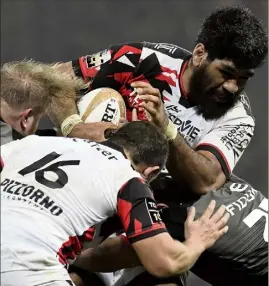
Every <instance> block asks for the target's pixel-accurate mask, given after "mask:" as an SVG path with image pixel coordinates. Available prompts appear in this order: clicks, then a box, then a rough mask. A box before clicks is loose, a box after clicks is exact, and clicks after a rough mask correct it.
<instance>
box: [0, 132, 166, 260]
mask: <svg viewBox="0 0 269 286" xmlns="http://www.w3.org/2000/svg"><path fill="white" fill-rule="evenodd" d="M1 156H2V161H3V163H4V168H3V170H2V173H1V184H0V186H1V214H2V216H3V217H5V221H4V222H2V223H1V242H2V243H6V244H7V245H11V246H12V245H14V244H16V243H17V239H18V237H19V238H20V243H21V244H22V245H23V249H31V252H33V253H34V257H32V258H31V259H33V260H35V261H36V260H38V259H40V261H42V255H43V254H44V251H45V250H44V249H49V251H50V252H51V251H53V252H54V253H55V255H56V254H57V256H58V258H59V260H60V262H62V263H64V264H65V263H66V261H67V260H69V259H71V260H72V259H74V258H75V256H76V255H77V254H78V253H79V252H80V251H81V250H82V248H83V246H84V245H85V243H89V242H91V241H92V240H95V239H97V238H98V237H99V238H101V240H102V238H106V237H107V236H109V235H110V234H112V233H113V232H114V231H115V230H118V229H119V228H118V226H119V225H120V224H121V226H122V228H123V230H124V232H125V233H126V235H127V238H128V239H129V241H130V242H131V243H133V242H136V241H138V240H141V239H144V238H147V237H150V236H154V235H156V234H159V233H161V232H165V231H166V228H165V225H164V224H163V223H162V221H161V218H160V215H159V211H158V209H157V206H156V203H155V200H154V197H153V194H152V191H151V189H150V187H149V186H148V185H147V183H146V182H145V181H144V180H143V179H142V178H141V176H140V174H139V173H138V172H136V171H135V170H134V169H133V167H132V165H131V162H130V161H129V160H128V159H127V158H126V157H125V155H124V152H123V151H122V150H121V148H120V147H118V146H117V145H115V144H113V143H112V142H110V141H106V142H104V143H96V142H93V141H89V140H83V139H75V138H73V139H72V138H63V137H39V136H36V135H31V136H28V137H26V138H24V139H21V140H17V141H13V142H11V143H8V144H5V145H3V146H2V147H1ZM33 217H34V218H35V221H36V222H38V223H36V224H34V223H33V220H32V218H33ZM111 217H118V219H119V220H116V222H119V221H120V224H119V223H117V224H116V225H114V222H115V221H113V220H109V218H111ZM114 227H115V229H114ZM97 236H98V237H97ZM101 240H99V242H100V241H101ZM44 245H45V247H44ZM33 249H34V251H33ZM25 251H26V250H25ZM29 251H30V250H29ZM27 259H28V258H27ZM29 263H30V264H31V262H29Z"/></svg>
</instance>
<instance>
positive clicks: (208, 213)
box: [200, 200, 216, 220]
mask: <svg viewBox="0 0 269 286" xmlns="http://www.w3.org/2000/svg"><path fill="white" fill-rule="evenodd" d="M215 206H216V201H214V200H212V201H211V202H210V204H209V205H208V207H207V208H206V210H205V211H204V213H203V214H202V215H201V217H200V219H201V220H208V219H209V218H210V217H211V216H212V214H213V212H214V209H215Z"/></svg>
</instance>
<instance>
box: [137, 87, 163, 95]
mask: <svg viewBox="0 0 269 286" xmlns="http://www.w3.org/2000/svg"><path fill="white" fill-rule="evenodd" d="M136 92H137V93H138V94H139V95H144V94H152V95H154V96H158V97H159V96H160V92H159V90H158V89H156V88H152V87H143V88H141V87H140V88H136Z"/></svg>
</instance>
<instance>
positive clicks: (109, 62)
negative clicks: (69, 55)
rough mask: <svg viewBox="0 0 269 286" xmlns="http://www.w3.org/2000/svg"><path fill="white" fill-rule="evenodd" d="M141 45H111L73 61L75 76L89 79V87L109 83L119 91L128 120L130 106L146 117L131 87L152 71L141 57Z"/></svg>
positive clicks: (92, 88)
mask: <svg viewBox="0 0 269 286" xmlns="http://www.w3.org/2000/svg"><path fill="white" fill-rule="evenodd" d="M143 47H144V43H143V42H141V43H140V42H137V43H125V44H119V45H112V46H110V47H109V48H108V49H105V50H103V51H100V52H98V53H95V54H92V55H86V56H82V57H80V58H79V59H77V60H73V61H72V66H73V69H74V72H75V74H76V76H79V77H82V78H83V79H84V81H85V82H89V83H90V85H89V90H94V89H97V88H101V87H110V88H112V89H114V90H117V91H118V92H119V93H120V94H121V95H122V97H123V99H124V101H125V105H126V107H127V111H126V113H127V120H129V121H131V118H132V113H131V110H132V108H133V107H136V108H137V110H138V118H139V120H145V119H147V116H146V113H145V111H144V109H143V108H142V107H139V105H138V101H139V99H138V98H137V96H136V94H135V93H134V92H133V91H134V89H133V88H132V87H131V83H132V82H134V81H139V80H140V81H148V78H149V77H150V76H151V75H152V71H151V68H150V65H148V64H147V63H144V61H142V60H141V54H142V51H143Z"/></svg>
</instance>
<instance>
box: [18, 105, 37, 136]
mask: <svg viewBox="0 0 269 286" xmlns="http://www.w3.org/2000/svg"><path fill="white" fill-rule="evenodd" d="M35 126H36V122H35V117H34V115H33V110H32V108H27V109H25V110H24V111H23V112H22V113H21V115H20V128H21V131H22V134H23V135H29V134H32V133H33V132H34V131H35V130H34V129H35Z"/></svg>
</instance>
